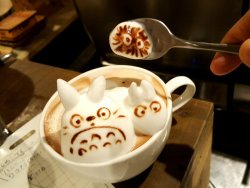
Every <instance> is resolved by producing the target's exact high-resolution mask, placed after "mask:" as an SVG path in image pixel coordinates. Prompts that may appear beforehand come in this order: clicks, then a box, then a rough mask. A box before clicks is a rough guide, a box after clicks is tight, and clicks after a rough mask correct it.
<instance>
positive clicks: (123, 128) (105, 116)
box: [57, 76, 136, 163]
mask: <svg viewBox="0 0 250 188" xmlns="http://www.w3.org/2000/svg"><path fill="white" fill-rule="evenodd" d="M57 90H58V94H59V97H60V100H61V102H62V104H63V106H64V108H65V112H64V114H63V116H62V123H61V152H62V155H63V156H64V157H65V158H67V159H69V160H72V161H76V162H84V163H96V162H103V161H108V160H111V159H114V158H116V157H118V156H120V155H122V154H125V153H128V152H129V151H131V150H132V148H133V147H134V145H135V142H136V135H135V131H134V127H133V124H132V121H131V118H130V115H129V113H128V112H127V110H126V109H124V107H123V106H121V103H119V102H117V101H116V100H114V99H113V98H112V97H111V96H110V95H106V94H105V93H106V92H105V90H106V80H105V78H104V77H102V76H100V77H97V78H96V79H95V80H93V81H92V83H91V85H90V86H89V88H88V89H87V90H86V91H84V92H82V93H81V94H80V93H79V92H78V91H76V90H75V89H74V88H73V87H72V86H71V85H69V84H68V83H67V82H65V81H63V80H61V79H59V80H58V81H57Z"/></svg>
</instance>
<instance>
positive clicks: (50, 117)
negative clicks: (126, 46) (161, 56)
mask: <svg viewBox="0 0 250 188" xmlns="http://www.w3.org/2000/svg"><path fill="white" fill-rule="evenodd" d="M117 71H119V72H117ZM102 74H103V73H102ZM97 76H98V75H97ZM103 76H104V77H105V80H106V86H105V96H104V98H102V97H103V96H102V95H101V98H102V99H101V100H99V99H96V98H100V96H99V94H100V93H102V91H100V85H102V83H100V82H98V83H97V85H96V86H95V85H94V84H93V82H95V79H96V78H94V77H93V76H90V77H87V76H86V77H82V78H80V79H78V80H74V81H73V82H72V83H71V85H72V86H73V87H74V88H76V90H77V91H78V92H79V93H81V97H83V96H85V99H84V100H83V99H82V100H83V101H82V102H81V105H80V106H83V105H84V104H86V105H87V109H88V111H91V113H89V114H88V115H87V114H84V115H83V114H82V112H80V111H81V110H79V109H80V108H81V107H76V109H77V110H76V111H74V113H71V114H70V115H68V117H70V118H71V120H68V121H67V122H69V123H67V122H66V123H62V121H61V119H62V118H63V116H65V106H66V111H67V108H69V109H70V108H71V107H70V105H72V104H70V103H74V102H72V100H73V96H70V97H69V98H70V99H72V100H69V102H68V103H69V104H67V102H66V104H63V103H61V100H62V98H63V97H62V96H60V97H61V99H60V98H59V97H58V96H57V97H55V98H54V99H53V101H52V102H51V104H50V106H49V107H48V110H47V113H46V115H45V120H44V130H45V136H46V140H47V142H48V144H49V145H50V146H51V147H52V148H53V149H54V150H55V151H57V152H58V153H60V154H62V155H64V156H65V155H66V156H71V155H72V154H73V153H74V154H76V155H77V157H76V158H74V159H72V160H74V161H78V162H82V158H83V157H82V156H83V155H84V158H85V159H84V161H85V162H102V161H105V160H107V159H105V160H104V159H103V158H101V159H100V158H98V157H96V155H91V151H97V148H99V150H100V148H104V149H105V147H109V145H110V144H112V145H115V144H113V143H112V142H110V139H109V137H110V138H115V140H114V139H113V142H117V143H118V146H117V148H116V149H115V150H113V151H112V156H113V157H116V156H119V155H122V154H125V153H127V152H129V151H132V150H134V149H136V148H138V147H140V146H141V145H142V144H144V143H145V142H146V141H147V140H148V139H149V138H150V137H151V135H152V134H150V132H147V130H148V128H147V127H148V126H150V125H146V124H147V123H148V122H150V120H151V125H154V124H156V123H155V121H156V120H155V119H153V122H152V117H150V116H148V117H147V118H146V119H145V120H144V121H143V120H142V119H143V118H141V117H142V115H143V113H145V110H146V109H145V108H147V109H149V110H150V109H151V111H154V112H157V113H158V111H161V112H164V109H166V105H167V104H166V98H165V97H164V88H162V86H161V85H160V84H159V83H158V82H157V80H154V78H153V77H151V76H150V75H145V74H140V73H138V72H137V71H134V70H115V71H112V72H109V71H108V72H105V73H104V74H103ZM97 80H98V79H97ZM101 80H103V79H101ZM142 80H143V81H142ZM99 81H100V79H99ZM101 82H102V81H101ZM151 83H152V84H151ZM150 85H152V86H153V87H152V88H150ZM89 86H90V87H89ZM66 87H67V86H66ZM91 87H92V88H93V87H94V88H97V90H96V91H95V89H93V90H92V91H91V90H89V88H91ZM91 92H92V93H91ZM154 92H155V95H154ZM61 93H65V92H61ZM87 93H89V97H90V98H91V97H92V98H93V99H91V100H93V101H94V102H89V101H91V100H87V98H88V97H87ZM95 93H97V94H98V95H95ZM128 93H130V98H129V97H128V98H126V95H128ZM147 93H148V94H147ZM59 94H60V92H59ZM66 95H67V94H66ZM76 95H78V94H76ZM140 96H148V98H145V97H143V98H140ZM159 96H161V97H159ZM150 97H151V98H150ZM155 97H156V98H155ZM74 98H77V97H74ZM155 99H156V100H155ZM102 100H103V101H104V103H108V106H105V105H104V104H102V102H103V101H102ZM125 100H130V102H129V103H130V105H127V104H126V102H125ZM95 101H99V102H97V103H96V102H95ZM145 101H147V102H145ZM159 101H160V102H161V103H159ZM76 103H77V102H76ZM122 103H123V104H122ZM96 104H98V105H97V106H96V107H94V106H93V105H96ZM141 104H143V105H141ZM67 105H69V106H68V107H67ZM72 106H75V104H73V105H72ZM103 107H105V108H103ZM135 107H137V108H135ZM118 109H119V110H118ZM77 111H78V112H77ZM128 111H130V112H131V111H132V112H133V114H134V115H135V116H137V118H134V119H133V124H136V125H138V127H136V128H135V129H136V131H134V128H133V124H132V123H131V118H130V115H129V114H128ZM98 113H99V116H101V114H102V115H103V116H104V117H103V119H105V118H106V119H107V117H108V118H109V122H108V121H107V120H105V121H100V120H97V119H98V117H97V116H98ZM105 115H106V116H107V117H105ZM66 116H67V115H66ZM118 116H119V117H120V119H119V120H115V119H114V117H118ZM160 116H163V120H162V126H164V124H165V121H166V120H165V119H164V113H162V114H161V115H160ZM160 116H159V117H160ZM125 117H127V119H126V118H125ZM68 119H69V118H68ZM83 119H84V120H85V122H86V121H88V122H89V124H88V126H89V128H88V127H85V129H81V131H80V129H79V130H78V132H79V133H78V134H77V133H70V131H69V132H67V131H68V130H70V129H68V127H67V125H69V124H71V127H72V126H73V127H74V126H75V127H76V128H78V127H80V125H81V120H83ZM157 119H159V118H157ZM111 120H112V121H113V122H112V121H111ZM114 122H115V123H114ZM94 123H95V124H94ZM62 124H63V125H62ZM111 124H112V125H116V127H110V125H111ZM100 125H102V126H100ZM129 126H130V127H131V129H130V130H128V129H127V128H125V127H129ZM90 127H92V128H91V130H90ZM93 127H95V128H93ZM122 127H123V128H122ZM145 127H146V128H145ZM155 127H157V126H152V128H155ZM149 129H150V128H149ZM66 130H67V131H66ZM84 130H85V132H84ZM86 130H88V131H86ZM151 131H153V132H156V131H157V130H151ZM83 132H84V134H85V135H84V134H83ZM87 132H88V134H87ZM63 134H69V137H68V138H67V139H66V140H63V139H62V137H63V136H62V135H63ZM72 135H75V137H74V139H72V137H73V136H72ZM80 135H82V136H83V137H85V139H83V138H82V137H81V136H80ZM114 135H116V136H115V137H114ZM65 137H67V136H66V135H65ZM104 138H105V139H104ZM98 140H102V141H101V142H99V141H98ZM125 140H126V144H125V145H124V146H123V145H122V143H123V142H125ZM64 142H66V143H64ZM68 143H71V146H69V147H68V148H67V147H64V146H66V145H67V144H68ZM75 143H78V144H77V146H75V145H74V144H75ZM80 143H81V144H82V145H84V144H85V147H82V145H81V144H80ZM62 144H63V145H62ZM72 144H73V145H72ZM105 144H106V145H105ZM65 148H67V149H65ZM86 148H87V149H86ZM87 153H88V154H87ZM92 153H93V152H92ZM95 153H96V152H95ZM100 153H102V156H109V155H110V153H105V151H102V150H100ZM87 156H88V157H87ZM98 156H99V155H98ZM66 158H70V157H66ZM104 158H105V157H104ZM111 158H112V157H111Z"/></svg>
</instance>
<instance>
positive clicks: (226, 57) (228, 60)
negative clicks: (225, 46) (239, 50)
mask: <svg viewBox="0 0 250 188" xmlns="http://www.w3.org/2000/svg"><path fill="white" fill-rule="evenodd" d="M240 64H241V60H240V58H239V56H236V55H232V54H224V53H217V54H216V55H215V57H214V59H213V60H212V62H211V65H210V70H211V71H212V73H213V74H215V75H218V76H222V75H225V74H228V73H230V72H232V71H233V70H235V69H236V68H237V67H238V66H239V65H240Z"/></svg>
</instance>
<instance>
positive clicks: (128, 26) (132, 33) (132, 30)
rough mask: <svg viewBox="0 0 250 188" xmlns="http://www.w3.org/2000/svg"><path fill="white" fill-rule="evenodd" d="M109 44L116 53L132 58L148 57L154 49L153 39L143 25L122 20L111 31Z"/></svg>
mask: <svg viewBox="0 0 250 188" xmlns="http://www.w3.org/2000/svg"><path fill="white" fill-rule="evenodd" d="M109 44H110V47H111V49H112V51H113V52H114V53H116V54H117V55H120V56H124V57H127V58H131V59H143V58H146V57H147V56H148V55H149V54H150V53H151V51H152V41H151V39H150V38H149V36H148V35H147V33H146V32H145V30H144V28H143V26H142V25H140V24H139V23H136V22H122V23H120V24H118V25H117V26H116V27H115V28H114V30H113V31H112V32H111V33H110V36H109Z"/></svg>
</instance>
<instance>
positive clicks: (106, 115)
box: [97, 107, 111, 120]
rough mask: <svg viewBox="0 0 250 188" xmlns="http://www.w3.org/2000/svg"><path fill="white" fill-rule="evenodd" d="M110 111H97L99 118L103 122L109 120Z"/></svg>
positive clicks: (104, 109) (106, 109) (101, 109)
mask: <svg viewBox="0 0 250 188" xmlns="http://www.w3.org/2000/svg"><path fill="white" fill-rule="evenodd" d="M110 114H111V112H110V110H109V109H108V108H106V107H102V108H99V110H98V111H97V116H98V117H99V118H101V119H103V120H107V119H109V117H110Z"/></svg>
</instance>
